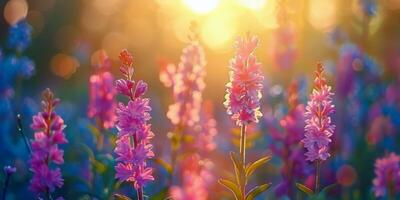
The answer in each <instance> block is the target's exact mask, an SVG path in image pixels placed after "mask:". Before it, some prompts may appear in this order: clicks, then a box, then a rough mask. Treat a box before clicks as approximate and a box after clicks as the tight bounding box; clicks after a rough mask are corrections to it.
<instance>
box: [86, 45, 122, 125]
mask: <svg viewBox="0 0 400 200" xmlns="http://www.w3.org/2000/svg"><path fill="white" fill-rule="evenodd" d="M110 66H111V63H110V61H109V59H108V57H107V55H106V53H105V52H104V51H101V52H100V56H99V65H98V66H96V70H95V73H94V74H92V75H91V76H90V79H89V110H88V116H89V117H91V118H93V117H95V118H97V119H99V120H100V123H101V125H102V126H103V127H104V128H106V129H108V128H111V127H113V126H114V122H115V120H116V116H115V112H114V110H115V108H116V103H115V100H114V96H115V90H114V87H113V82H114V77H113V75H112V74H111V73H110V72H109V71H108V70H109V68H110Z"/></svg>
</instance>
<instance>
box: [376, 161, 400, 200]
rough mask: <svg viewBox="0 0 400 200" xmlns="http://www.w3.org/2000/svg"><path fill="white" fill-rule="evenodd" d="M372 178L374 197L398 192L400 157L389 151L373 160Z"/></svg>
mask: <svg viewBox="0 0 400 200" xmlns="http://www.w3.org/2000/svg"><path fill="white" fill-rule="evenodd" d="M375 175H376V177H375V179H374V180H373V184H374V188H373V189H374V192H375V196H376V197H384V196H388V195H394V193H397V192H400V157H399V156H398V155H396V154H395V153H391V154H389V155H387V156H385V157H384V158H380V159H377V160H376V161H375Z"/></svg>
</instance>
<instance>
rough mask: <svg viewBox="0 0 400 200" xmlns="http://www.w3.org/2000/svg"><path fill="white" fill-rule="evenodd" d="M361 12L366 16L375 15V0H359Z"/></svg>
mask: <svg viewBox="0 0 400 200" xmlns="http://www.w3.org/2000/svg"><path fill="white" fill-rule="evenodd" d="M359 3H360V4H361V8H362V11H363V13H364V14H365V15H366V16H369V17H372V16H375V15H376V12H377V3H376V0H359Z"/></svg>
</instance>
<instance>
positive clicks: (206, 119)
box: [193, 101, 217, 153]
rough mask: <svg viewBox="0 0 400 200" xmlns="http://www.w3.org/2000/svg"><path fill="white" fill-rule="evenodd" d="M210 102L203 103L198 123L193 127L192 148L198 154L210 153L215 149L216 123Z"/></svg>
mask: <svg viewBox="0 0 400 200" xmlns="http://www.w3.org/2000/svg"><path fill="white" fill-rule="evenodd" d="M212 112H213V111H212V104H211V102H210V101H206V102H204V103H203V110H202V111H201V113H200V121H199V122H198V123H196V125H195V126H194V127H193V129H194V130H193V133H194V134H195V135H194V136H195V144H194V146H195V147H196V148H197V149H198V151H199V152H204V153H207V152H211V151H213V150H214V149H215V148H216V144H215V140H214V137H215V136H216V135H217V128H216V127H217V121H216V120H215V119H214V117H213V114H212Z"/></svg>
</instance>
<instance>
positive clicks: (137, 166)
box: [114, 50, 154, 195]
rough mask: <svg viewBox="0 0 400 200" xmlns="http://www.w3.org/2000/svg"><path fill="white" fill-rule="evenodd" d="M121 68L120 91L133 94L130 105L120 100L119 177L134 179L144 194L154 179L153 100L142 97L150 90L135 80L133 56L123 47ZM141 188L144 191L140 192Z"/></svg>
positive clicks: (117, 88)
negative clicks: (151, 160)
mask: <svg viewBox="0 0 400 200" xmlns="http://www.w3.org/2000/svg"><path fill="white" fill-rule="evenodd" d="M120 60H121V63H122V65H121V67H120V71H121V72H122V74H123V75H124V79H119V80H117V81H116V82H115V85H116V86H115V87H116V90H117V91H118V92H119V93H120V94H122V95H125V96H127V97H129V101H128V104H127V105H125V104H123V103H119V105H118V108H117V109H116V114H117V124H116V127H117V129H118V131H119V132H118V138H117V142H116V143H117V144H116V148H115V150H114V151H115V153H116V154H117V158H116V161H117V165H116V166H115V170H116V175H115V177H116V178H117V179H118V180H120V181H126V182H133V184H134V187H135V188H136V189H137V190H138V195H139V194H142V187H143V186H144V185H145V184H146V183H147V182H149V181H152V180H154V177H153V176H152V172H153V169H152V168H150V167H147V159H149V158H152V157H154V153H153V150H152V148H153V146H152V145H151V144H150V142H149V141H150V139H151V138H152V137H153V136H154V133H153V132H152V131H151V126H150V124H148V121H149V120H150V119H151V116H150V113H149V112H150V111H151V107H150V106H149V99H147V98H143V97H142V96H143V95H144V94H145V93H146V91H147V84H146V83H144V82H143V81H138V82H137V83H135V81H133V79H132V75H133V71H134V70H133V66H132V65H133V57H132V55H131V54H130V53H129V52H128V51H127V50H123V51H122V52H121V54H120ZM139 191H141V192H139Z"/></svg>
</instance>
